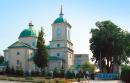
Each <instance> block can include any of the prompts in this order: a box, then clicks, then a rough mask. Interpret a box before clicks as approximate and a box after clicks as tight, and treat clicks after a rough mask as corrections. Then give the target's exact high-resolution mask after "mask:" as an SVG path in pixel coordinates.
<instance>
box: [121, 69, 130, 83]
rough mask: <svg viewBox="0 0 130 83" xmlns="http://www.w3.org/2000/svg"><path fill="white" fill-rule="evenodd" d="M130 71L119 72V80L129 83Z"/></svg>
mask: <svg viewBox="0 0 130 83" xmlns="http://www.w3.org/2000/svg"><path fill="white" fill-rule="evenodd" d="M129 77H130V69H129V70H124V71H122V72H121V80H122V81H124V82H126V83H129V82H130V78H129Z"/></svg>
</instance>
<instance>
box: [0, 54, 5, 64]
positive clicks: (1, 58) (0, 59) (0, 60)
mask: <svg viewBox="0 0 130 83" xmlns="http://www.w3.org/2000/svg"><path fill="white" fill-rule="evenodd" d="M3 62H4V57H3V56H0V64H1V63H3Z"/></svg>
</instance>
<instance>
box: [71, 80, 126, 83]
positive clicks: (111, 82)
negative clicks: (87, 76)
mask: <svg viewBox="0 0 130 83" xmlns="http://www.w3.org/2000/svg"><path fill="white" fill-rule="evenodd" d="M72 83H78V82H72ZM80 83H124V82H122V81H120V80H112V81H108V80H105V81H101V80H95V81H93V80H90V81H89V82H87V81H86V82H85V81H81V82H80Z"/></svg>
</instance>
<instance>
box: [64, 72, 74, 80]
mask: <svg viewBox="0 0 130 83" xmlns="http://www.w3.org/2000/svg"><path fill="white" fill-rule="evenodd" d="M65 77H66V78H69V79H72V78H74V77H75V74H74V72H71V71H67V72H66V74H65Z"/></svg>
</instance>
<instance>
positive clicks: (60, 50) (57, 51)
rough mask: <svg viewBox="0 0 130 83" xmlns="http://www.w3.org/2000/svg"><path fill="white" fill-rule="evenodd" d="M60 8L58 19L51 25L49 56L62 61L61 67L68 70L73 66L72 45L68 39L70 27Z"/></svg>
mask: <svg viewBox="0 0 130 83" xmlns="http://www.w3.org/2000/svg"><path fill="white" fill-rule="evenodd" d="M63 15H64V14H63V9H62V6H61V10H60V14H59V17H58V18H57V19H56V20H55V21H54V22H53V23H52V41H50V49H51V50H50V55H51V56H56V57H58V58H60V59H62V60H63V62H64V63H63V64H64V65H62V66H63V67H64V68H65V69H68V68H69V67H70V66H71V65H73V58H74V54H73V44H72V42H71V38H70V35H71V33H70V31H71V25H70V24H69V23H68V22H67V20H66V19H65V18H64V17H63Z"/></svg>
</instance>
